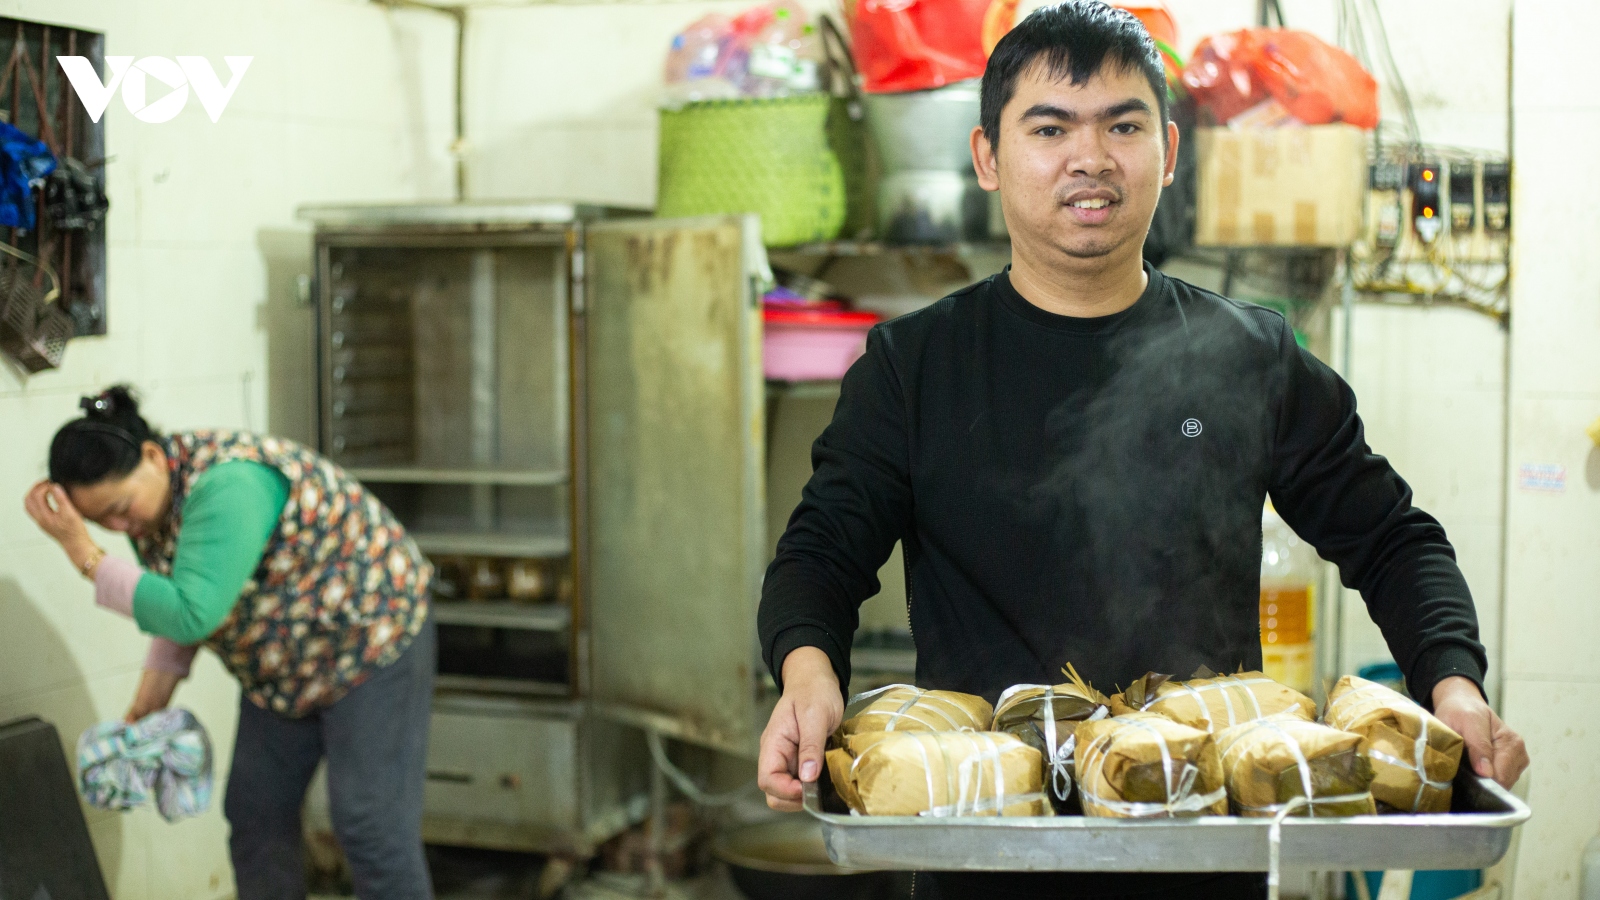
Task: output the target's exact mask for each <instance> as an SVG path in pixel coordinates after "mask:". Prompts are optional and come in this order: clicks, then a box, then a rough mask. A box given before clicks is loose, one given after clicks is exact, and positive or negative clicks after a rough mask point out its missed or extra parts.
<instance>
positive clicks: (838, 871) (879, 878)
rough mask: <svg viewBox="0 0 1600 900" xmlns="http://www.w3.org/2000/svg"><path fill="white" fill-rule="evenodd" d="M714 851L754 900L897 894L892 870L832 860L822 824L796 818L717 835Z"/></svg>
mask: <svg viewBox="0 0 1600 900" xmlns="http://www.w3.org/2000/svg"><path fill="white" fill-rule="evenodd" d="M712 852H713V853H714V854H715V855H716V857H717V858H718V859H720V860H722V861H723V862H725V863H727V864H728V872H729V874H731V875H732V876H733V883H734V884H736V885H738V886H739V891H740V892H741V893H743V894H744V895H745V896H746V897H748V898H750V900H880V898H886V897H888V896H889V894H890V893H891V892H892V890H893V884H894V880H893V876H891V875H890V874H889V873H888V872H863V871H858V870H856V869H844V868H840V867H839V866H836V865H834V864H833V863H832V862H831V861H830V860H829V859H828V851H827V848H825V847H824V846H823V844H822V825H821V823H819V822H818V821H817V820H816V819H813V818H812V817H810V816H808V815H803V814H795V815H789V816H783V817H781V818H777V819H772V820H770V821H767V822H762V823H760V824H757V825H744V826H740V827H737V828H734V829H731V830H728V831H724V832H722V833H721V834H719V835H717V839H716V842H715V844H714V845H713V848H712Z"/></svg>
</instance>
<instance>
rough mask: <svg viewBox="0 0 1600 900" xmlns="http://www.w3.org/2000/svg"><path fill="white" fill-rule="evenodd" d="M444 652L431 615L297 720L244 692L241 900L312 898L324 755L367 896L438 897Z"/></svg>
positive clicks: (237, 764)
mask: <svg viewBox="0 0 1600 900" xmlns="http://www.w3.org/2000/svg"><path fill="white" fill-rule="evenodd" d="M436 656H437V647H436V639H435V635H434V625H433V621H432V619H430V620H429V621H428V622H427V623H426V624H425V625H424V626H423V629H422V631H421V632H420V633H418V635H417V636H416V638H415V639H414V640H413V641H412V642H411V646H409V647H407V648H406V650H405V652H404V653H402V654H401V655H400V658H399V659H398V660H396V661H395V662H394V663H393V664H391V665H389V666H386V667H385V668H383V669H380V670H379V671H378V672H377V673H376V674H374V675H373V676H372V677H371V678H369V679H367V680H366V681H365V682H363V683H362V684H361V685H359V686H358V687H356V689H355V690H353V691H351V692H350V693H349V694H346V695H345V696H344V698H342V699H341V700H339V702H337V703H335V704H333V705H332V706H330V707H328V708H327V709H324V710H322V711H321V712H317V713H313V714H312V715H309V716H306V717H305V718H301V719H286V718H284V717H282V716H279V715H277V714H275V713H271V712H268V711H267V710H264V709H262V708H260V707H259V706H256V705H255V704H254V703H251V702H250V701H249V700H245V699H243V698H241V699H240V701H239V735H238V740H237V742H236V743H235V744H234V748H233V771H232V773H231V774H230V775H229V776H228V793H227V798H226V800H225V801H224V803H223V812H224V813H225V814H226V816H227V818H228V824H229V825H230V826H231V827H232V834H231V836H230V837H229V839H228V845H229V850H230V851H231V853H232V856H233V873H234V879H235V881H236V882H237V883H238V887H239V900H303V898H304V897H305V896H306V868H305V855H304V853H305V846H304V838H303V836H302V834H301V827H300V821H301V820H300V816H301V806H302V805H303V804H304V802H305V797H306V788H307V786H308V785H309V784H310V783H311V778H312V775H313V774H315V772H316V770H317V763H318V761H320V760H321V759H322V758H323V757H324V756H326V757H327V759H328V800H329V809H330V812H331V814H332V818H333V830H334V834H335V835H336V836H337V837H338V839H339V846H340V847H342V848H343V849H344V853H345V857H346V858H347V859H349V861H350V871H351V875H352V877H353V880H354V882H355V891H356V896H357V897H359V898H361V900H432V897H433V886H432V883H431V881H430V880H429V877H428V863H427V860H426V859H425V858H424V857H423V851H422V785H423V781H424V779H425V777H426V757H427V750H428V719H429V716H430V714H431V709H432V702H433V678H434V667H435V658H436Z"/></svg>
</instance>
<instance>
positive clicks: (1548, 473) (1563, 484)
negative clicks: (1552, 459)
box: [1517, 463, 1567, 494]
mask: <svg viewBox="0 0 1600 900" xmlns="http://www.w3.org/2000/svg"><path fill="white" fill-rule="evenodd" d="M1517 487H1519V488H1521V489H1523V490H1525V491H1537V492H1540V493H1545V494H1560V493H1562V492H1564V491H1566V489H1567V467H1566V466H1558V465H1555V464H1554V463H1523V464H1522V465H1520V466H1518V467H1517Z"/></svg>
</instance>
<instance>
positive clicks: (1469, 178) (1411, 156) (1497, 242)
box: [1351, 145, 1511, 317]
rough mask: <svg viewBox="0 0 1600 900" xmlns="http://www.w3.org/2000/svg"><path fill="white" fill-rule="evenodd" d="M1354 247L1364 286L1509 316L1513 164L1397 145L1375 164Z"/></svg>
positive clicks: (1498, 158) (1360, 283) (1484, 156)
mask: <svg viewBox="0 0 1600 900" xmlns="http://www.w3.org/2000/svg"><path fill="white" fill-rule="evenodd" d="M1367 171H1368V193H1367V207H1366V210H1367V219H1366V227H1365V230H1364V234H1363V237H1362V239H1361V240H1358V241H1357V242H1355V244H1354V245H1353V246H1352V247H1351V258H1352V262H1353V264H1354V266H1355V269H1356V272H1355V282H1356V284H1355V286H1356V290H1358V291H1361V292H1363V293H1366V294H1377V295H1395V296H1400V295H1413V296H1419V295H1420V296H1425V297H1429V298H1432V299H1433V300H1435V301H1437V300H1445V301H1449V302H1456V303H1459V304H1464V305H1466V306H1469V307H1472V308H1474V309H1479V310H1481V311H1484V312H1488V313H1490V314H1491V315H1494V316H1496V317H1503V316H1504V315H1505V310H1506V308H1507V306H1506V302H1507V301H1506V297H1507V290H1506V283H1507V282H1506V273H1507V270H1508V265H1507V262H1508V259H1509V253H1510V239H1511V163H1510V162H1509V161H1507V160H1506V159H1505V158H1504V157H1503V156H1497V155H1492V154H1479V153H1475V152H1471V151H1462V150H1456V149H1454V148H1432V147H1427V146H1421V147H1419V146H1417V145H1403V146H1391V147H1390V148H1389V149H1388V151H1387V152H1386V153H1384V152H1380V155H1379V158H1378V159H1376V160H1374V161H1373V162H1372V163H1371V164H1370V165H1369V166H1368V170H1367Z"/></svg>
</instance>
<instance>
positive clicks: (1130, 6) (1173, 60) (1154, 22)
mask: <svg viewBox="0 0 1600 900" xmlns="http://www.w3.org/2000/svg"><path fill="white" fill-rule="evenodd" d="M1111 5H1112V6H1115V7H1116V8H1118V9H1125V10H1127V11H1128V12H1130V13H1133V17H1134V18H1136V19H1138V20H1139V22H1140V24H1142V25H1144V30H1145V31H1148V32H1150V39H1151V40H1153V41H1155V42H1156V50H1157V51H1159V52H1160V53H1161V62H1162V64H1163V65H1165V66H1166V68H1167V80H1168V81H1169V82H1175V81H1177V80H1178V78H1179V75H1180V74H1181V72H1182V70H1183V60H1182V59H1181V58H1180V57H1179V56H1178V50H1177V47H1178V23H1176V22H1174V21H1173V20H1172V12H1171V11H1170V10H1168V9H1167V5H1166V4H1165V3H1159V2H1158V3H1156V4H1155V5H1153V6H1152V5H1150V4H1148V3H1113V4H1111Z"/></svg>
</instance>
